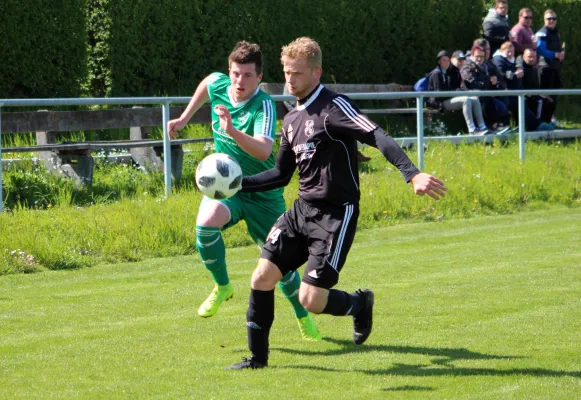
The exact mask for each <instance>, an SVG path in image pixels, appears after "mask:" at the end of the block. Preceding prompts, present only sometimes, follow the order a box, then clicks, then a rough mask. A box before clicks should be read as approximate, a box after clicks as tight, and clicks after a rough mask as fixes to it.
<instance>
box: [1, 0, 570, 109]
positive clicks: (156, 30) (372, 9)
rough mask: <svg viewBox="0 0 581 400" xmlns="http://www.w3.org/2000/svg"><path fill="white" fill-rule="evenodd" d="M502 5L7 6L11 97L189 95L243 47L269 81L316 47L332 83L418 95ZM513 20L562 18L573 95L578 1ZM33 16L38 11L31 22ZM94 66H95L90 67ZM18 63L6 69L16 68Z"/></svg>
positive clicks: (396, 1) (541, 6)
mask: <svg viewBox="0 0 581 400" xmlns="http://www.w3.org/2000/svg"><path fill="white" fill-rule="evenodd" d="M491 5H493V1H488V0H487V1H484V0H478V1H466V0H406V1H401V0H384V1H381V2H378V1H371V0H336V1H324V0H296V1H293V2H288V1H283V0H271V1H266V2H265V1H263V2H257V1H255V0H237V1H207V0H158V1H151V0H116V1H115V2H112V1H110V0H84V1H77V0H60V1H56V2H55V1H48V0H3V1H2V5H1V6H0V54H2V57H3V61H5V62H3V63H1V64H0V98H2V97H67V96H77V95H80V94H82V93H85V94H88V95H91V96H96V97H101V96H154V95H160V96H163V95H170V96H189V95H191V93H192V91H193V89H194V88H195V85H196V84H197V82H199V81H200V79H202V78H203V77H204V76H205V75H206V74H208V73H209V72H211V71H215V70H219V71H226V70H227V61H226V58H227V56H228V54H229V52H230V50H231V49H232V47H233V46H234V44H235V43H236V42H237V41H238V40H242V39H245V40H249V41H254V42H257V43H259V44H260V45H261V46H262V48H263V50H264V54H265V66H264V80H265V81H270V82H280V81H282V80H283V76H282V72H281V68H280V61H279V57H280V49H281V47H282V46H283V45H285V44H287V43H289V42H290V41H291V40H293V39H295V38H296V37H298V36H305V35H306V36H311V37H313V38H314V39H316V40H317V41H318V42H319V43H320V44H321V47H322V49H323V63H324V75H323V81H325V82H346V83H381V82H398V83H404V84H411V83H413V82H415V81H416V80H417V79H418V78H419V77H420V76H422V75H423V74H424V72H425V71H427V70H428V69H431V68H432V67H433V66H434V65H435V62H436V61H435V55H436V54H437V52H438V51H439V50H441V49H447V50H450V51H452V50H456V49H462V50H466V49H467V48H469V47H470V46H471V43H472V41H473V40H474V39H475V38H477V37H479V36H481V29H482V20H483V18H484V15H485V14H486V10H487V9H488V8H489V7H490V6H491ZM509 5H510V21H511V24H514V23H516V22H517V21H518V10H519V8H521V7H523V6H528V7H530V8H532V9H533V11H534V13H535V25H534V28H535V29H538V28H540V26H541V25H542V12H543V11H544V10H545V9H546V8H549V7H551V8H553V9H555V11H556V12H557V13H558V15H559V24H558V26H559V28H560V29H561V32H562V37H563V39H564V40H565V41H566V42H567V43H568V53H569V54H568V56H567V62H566V66H565V69H564V71H563V76H564V81H565V86H566V87H579V86H581V76H579V74H577V73H576V72H575V71H574V66H575V65H577V64H578V61H581V60H580V57H581V52H579V51H576V50H575V49H576V47H578V45H577V43H579V42H581V40H580V39H581V34H580V32H579V30H578V29H577V27H576V24H575V21H574V20H573V19H574V18H575V16H576V15H577V14H578V12H579V11H580V10H579V9H580V6H579V2H578V1H575V0H555V1H553V2H550V3H549V2H548V1H546V0H526V1H525V0H511V1H510V2H509ZM31 10H34V12H31ZM87 55H88V57H87ZM6 60H7V61H6Z"/></svg>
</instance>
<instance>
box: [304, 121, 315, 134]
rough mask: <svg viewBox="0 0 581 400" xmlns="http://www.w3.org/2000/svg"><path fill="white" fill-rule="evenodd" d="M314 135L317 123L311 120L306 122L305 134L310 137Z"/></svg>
mask: <svg viewBox="0 0 581 400" xmlns="http://www.w3.org/2000/svg"><path fill="white" fill-rule="evenodd" d="M313 133H315V121H313V120H312V119H309V120H307V121H305V134H306V135H307V136H309V137H310V136H311V135H312V134H313Z"/></svg>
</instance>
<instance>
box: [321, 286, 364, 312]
mask: <svg viewBox="0 0 581 400" xmlns="http://www.w3.org/2000/svg"><path fill="white" fill-rule="evenodd" d="M362 307H363V301H362V299H361V296H359V295H358V294H357V293H353V294H349V293H347V292H343V291H341V290H336V289H331V290H329V298H328V299H327V305H326V306H325V309H324V310H323V312H322V314H331V315H337V316H344V315H355V314H357V313H358V312H359V311H361V308H362Z"/></svg>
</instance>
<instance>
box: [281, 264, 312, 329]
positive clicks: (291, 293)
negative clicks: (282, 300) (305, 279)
mask: <svg viewBox="0 0 581 400" xmlns="http://www.w3.org/2000/svg"><path fill="white" fill-rule="evenodd" d="M300 286H301V276H300V275H299V273H298V272H297V271H291V272H289V273H288V274H286V275H285V276H283V277H282V279H281V280H280V281H279V282H278V287H279V288H280V290H282V292H283V293H284V295H285V296H286V298H287V299H288V301H290V303H291V305H292V306H293V309H294V311H295V316H296V317H297V318H303V317H306V316H307V315H308V314H309V312H308V311H307V310H305V307H303V305H302V304H301V302H300V301H299V287H300Z"/></svg>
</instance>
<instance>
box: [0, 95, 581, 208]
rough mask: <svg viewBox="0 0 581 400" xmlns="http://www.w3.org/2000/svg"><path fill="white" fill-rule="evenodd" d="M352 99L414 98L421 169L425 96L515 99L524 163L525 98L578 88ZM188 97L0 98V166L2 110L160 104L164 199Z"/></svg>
mask: <svg viewBox="0 0 581 400" xmlns="http://www.w3.org/2000/svg"><path fill="white" fill-rule="evenodd" d="M346 95H347V96H349V97H350V98H351V99H353V100H401V99H415V100H416V114H417V149H418V167H419V168H420V170H422V169H424V98H426V97H458V96H476V97H485V96H488V97H495V96H497V97H498V96H502V97H504V96H518V120H519V125H518V137H519V157H520V161H521V163H522V162H524V160H525V142H526V137H525V124H524V121H525V96H531V95H568V96H578V95H581V89H559V90H552V89H551V90H510V91H508V90H507V91H491V90H489V91H467V92H461V91H458V92H383V93H346ZM272 98H273V99H274V100H275V101H293V100H295V98H294V97H293V96H286V95H274V96H272ZM189 101H190V97H118V98H76V99H0V165H1V163H2V108H3V107H40V106H43V107H47V106H49V107H50V106H52V107H54V106H89V105H138V104H149V105H152V104H153V105H161V109H162V123H163V153H164V183H165V196H166V197H169V196H170V195H171V192H172V182H171V151H170V148H171V145H170V140H169V136H168V134H167V123H168V121H169V106H170V104H186V103H188V102H189ZM3 203H4V200H3V193H2V168H0V212H1V211H2V210H3Z"/></svg>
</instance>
